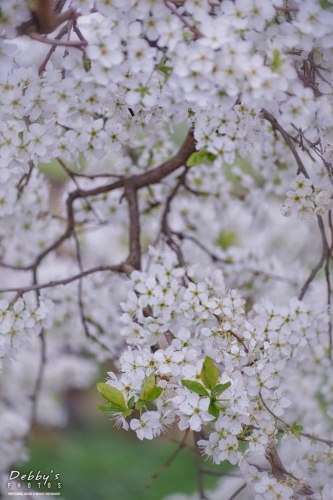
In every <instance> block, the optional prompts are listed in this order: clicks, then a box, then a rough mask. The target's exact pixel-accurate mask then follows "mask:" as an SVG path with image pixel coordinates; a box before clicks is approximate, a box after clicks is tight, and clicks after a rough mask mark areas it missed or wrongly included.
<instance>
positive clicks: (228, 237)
mask: <svg viewBox="0 0 333 500" xmlns="http://www.w3.org/2000/svg"><path fill="white" fill-rule="evenodd" d="M236 243H237V234H236V233H234V232H233V231H220V233H219V235H218V237H217V244H218V246H219V247H221V248H222V250H228V248H230V247H232V246H235V245H236Z"/></svg>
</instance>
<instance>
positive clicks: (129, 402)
mask: <svg viewBox="0 0 333 500" xmlns="http://www.w3.org/2000/svg"><path fill="white" fill-rule="evenodd" d="M133 403H134V396H132V397H131V398H130V399H129V400H128V401H127V406H128V408H132V406H133Z"/></svg>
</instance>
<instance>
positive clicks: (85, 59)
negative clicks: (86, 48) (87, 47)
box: [83, 53, 91, 72]
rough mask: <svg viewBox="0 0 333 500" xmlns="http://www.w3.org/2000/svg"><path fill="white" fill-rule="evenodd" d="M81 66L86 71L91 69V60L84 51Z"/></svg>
mask: <svg viewBox="0 0 333 500" xmlns="http://www.w3.org/2000/svg"><path fill="white" fill-rule="evenodd" d="M83 66H84V69H85V71H86V72H88V71H90V70H91V60H90V59H89V57H87V56H86V54H85V53H84V54H83Z"/></svg>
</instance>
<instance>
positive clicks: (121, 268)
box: [0, 262, 134, 295]
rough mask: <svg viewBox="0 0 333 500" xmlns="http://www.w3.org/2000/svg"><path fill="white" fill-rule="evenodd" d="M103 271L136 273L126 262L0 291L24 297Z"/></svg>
mask: <svg viewBox="0 0 333 500" xmlns="http://www.w3.org/2000/svg"><path fill="white" fill-rule="evenodd" d="M102 271H111V272H115V273H124V274H126V275H127V276H130V275H131V273H132V271H134V268H133V267H132V266H131V265H130V264H128V263H126V262H123V263H121V264H119V265H114V266H97V267H92V268H91V269H87V270H86V271H82V272H80V273H78V274H75V275H74V276H70V277H69V278H64V279H61V280H53V281H49V282H48V283H40V284H34V285H28V286H24V287H16V288H15V287H13V288H2V289H0V293H9V292H17V294H18V295H22V294H23V293H26V292H30V291H32V290H42V289H43V288H53V287H54V286H59V285H67V284H68V283H72V282H73V281H76V280H78V279H81V278H84V277H85V276H89V274H94V273H99V272H102Z"/></svg>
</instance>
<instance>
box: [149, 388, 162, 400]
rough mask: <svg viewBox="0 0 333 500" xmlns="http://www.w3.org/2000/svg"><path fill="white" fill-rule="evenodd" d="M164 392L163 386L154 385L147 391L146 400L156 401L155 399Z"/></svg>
mask: <svg viewBox="0 0 333 500" xmlns="http://www.w3.org/2000/svg"><path fill="white" fill-rule="evenodd" d="M162 392H163V389H162V387H153V388H152V390H151V391H149V392H148V393H147V395H146V398H145V401H154V400H155V399H158V398H159V397H160V395H161V394H162Z"/></svg>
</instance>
